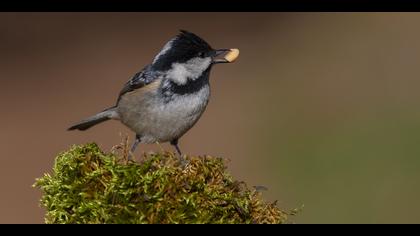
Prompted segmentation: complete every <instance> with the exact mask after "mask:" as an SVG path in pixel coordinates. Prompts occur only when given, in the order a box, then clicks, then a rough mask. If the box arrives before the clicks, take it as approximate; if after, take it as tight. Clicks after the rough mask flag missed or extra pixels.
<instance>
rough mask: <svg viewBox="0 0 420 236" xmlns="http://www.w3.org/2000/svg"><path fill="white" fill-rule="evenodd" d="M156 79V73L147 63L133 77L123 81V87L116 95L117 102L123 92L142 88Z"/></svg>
mask: <svg viewBox="0 0 420 236" xmlns="http://www.w3.org/2000/svg"><path fill="white" fill-rule="evenodd" d="M156 79H158V75H157V74H156V73H153V72H152V71H151V70H150V65H147V66H146V67H144V68H143V70H141V71H140V72H138V73H136V74H135V75H134V76H133V78H131V79H130V80H129V81H127V83H125V85H124V87H123V88H122V89H121V92H120V94H119V96H118V101H117V104H118V102H119V101H120V99H121V96H122V95H124V94H125V93H128V92H131V91H134V90H136V89H139V88H142V87H144V86H146V85H148V84H150V83H151V82H153V81H155V80H156Z"/></svg>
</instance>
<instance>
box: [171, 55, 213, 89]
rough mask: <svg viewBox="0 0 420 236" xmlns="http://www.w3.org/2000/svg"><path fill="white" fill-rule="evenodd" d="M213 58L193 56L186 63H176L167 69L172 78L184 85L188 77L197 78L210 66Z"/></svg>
mask: <svg viewBox="0 0 420 236" xmlns="http://www.w3.org/2000/svg"><path fill="white" fill-rule="evenodd" d="M210 64H211V58H210V57H206V58H193V59H191V60H189V61H187V62H185V63H174V64H173V65H172V68H171V69H170V70H168V71H167V76H168V78H169V79H170V80H172V81H173V82H175V83H176V84H178V85H184V84H186V83H187V81H188V79H191V80H195V79H197V78H198V77H200V76H201V75H202V74H203V72H204V71H205V70H207V68H208V67H209V66H210Z"/></svg>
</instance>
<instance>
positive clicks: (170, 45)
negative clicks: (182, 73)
mask: <svg viewBox="0 0 420 236" xmlns="http://www.w3.org/2000/svg"><path fill="white" fill-rule="evenodd" d="M173 41H174V40H173V39H172V40H170V41H169V42H167V43H166V44H165V46H163V48H162V50H160V52H159V54H157V55H156V56H155V58H154V59H153V62H152V63H155V62H156V61H157V60H159V58H160V57H161V56H162V55H165V53H166V52H168V51H169V49H171V48H172V43H173Z"/></svg>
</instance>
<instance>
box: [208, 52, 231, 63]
mask: <svg viewBox="0 0 420 236" xmlns="http://www.w3.org/2000/svg"><path fill="white" fill-rule="evenodd" d="M228 52H230V49H217V50H214V51H213V56H212V58H213V61H212V64H219V63H229V61H228V60H226V59H225V58H224V56H225V55H226V53H228ZM220 56H223V57H220Z"/></svg>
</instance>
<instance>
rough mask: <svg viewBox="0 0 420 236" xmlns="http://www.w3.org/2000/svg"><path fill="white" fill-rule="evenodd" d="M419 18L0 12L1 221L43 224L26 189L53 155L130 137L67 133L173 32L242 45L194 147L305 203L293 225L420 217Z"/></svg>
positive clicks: (216, 74) (287, 202) (194, 135)
mask: <svg viewBox="0 0 420 236" xmlns="http://www.w3.org/2000/svg"><path fill="white" fill-rule="evenodd" d="M419 24H420V14H417V13H261V14H259V13H0V52H1V55H0V107H1V116H0V150H1V155H0V185H1V186H2V190H1V195H0V223H42V222H43V214H44V211H43V210H42V209H41V208H40V207H39V205H38V201H39V198H40V192H39V191H38V190H37V189H33V188H32V187H31V185H32V184H33V182H34V179H35V178H36V177H40V176H42V175H43V173H45V172H48V171H50V169H51V167H52V164H53V161H54V157H55V155H56V154H57V153H58V152H60V151H63V150H66V149H67V148H69V146H70V145H72V144H79V143H85V142H91V141H95V142H97V143H98V144H99V145H100V146H101V147H102V148H103V149H105V150H109V149H110V148H111V147H112V146H113V145H115V144H118V143H119V142H120V141H121V136H120V134H121V135H125V134H129V135H130V137H132V136H133V134H132V133H131V132H130V131H129V130H128V129H126V128H125V127H124V126H123V125H121V124H119V123H118V122H116V121H109V122H106V123H104V124H102V125H99V126H96V127H94V128H92V129H91V130H88V131H86V132H67V131H66V128H67V127H68V126H69V125H71V124H72V123H73V122H76V121H78V120H80V119H82V118H85V117H86V116H89V115H91V114H94V113H95V112H98V111H101V110H102V109H104V108H106V107H108V106H111V105H113V104H114V103H115V100H116V98H117V94H118V92H119V91H120V89H121V88H122V85H123V84H124V83H125V82H126V81H127V80H128V79H129V78H130V77H131V76H132V75H133V74H134V73H135V72H137V71H138V70H139V69H141V68H142V67H143V66H144V65H145V64H147V63H149V62H150V61H151V60H152V58H153V57H154V55H155V54H156V53H157V52H158V51H159V50H160V48H161V47H162V46H163V44H164V43H165V42H166V41H167V40H168V39H170V38H171V37H172V36H174V35H175V34H176V33H177V30H178V29H187V30H190V31H192V32H195V33H197V34H198V35H200V36H202V37H203V38H205V39H206V40H207V41H208V42H209V43H210V44H211V45H212V46H213V47H215V48H217V47H219V48H226V47H237V48H239V49H240V50H241V55H240V58H239V60H238V61H237V62H236V63H234V64H230V65H219V66H217V67H215V68H214V69H213V71H212V77H211V83H212V99H211V101H210V104H209V106H208V109H207V111H206V112H205V114H204V116H203V117H202V119H201V120H200V121H199V122H198V123H197V125H196V126H195V127H194V128H193V129H192V130H191V131H190V132H189V133H187V135H185V136H184V138H183V139H181V143H180V144H181V147H182V149H183V151H184V152H185V153H190V154H211V155H220V156H223V157H226V158H230V159H231V162H230V163H229V168H230V171H231V172H232V173H233V175H234V176H235V177H236V178H239V179H242V180H245V181H247V182H248V183H249V184H251V185H264V186H267V187H268V188H269V190H268V191H267V192H264V196H265V198H267V199H269V200H275V199H278V200H279V205H280V206H282V207H284V208H289V209H292V208H296V207H300V206H301V205H305V207H304V208H303V211H302V212H301V213H300V214H299V215H298V216H296V217H294V218H293V219H292V220H293V221H295V222H297V223H420V202H419V201H418V199H419V198H420V181H419V180H420V171H419V168H420V155H419V154H420V145H419V141H420V99H419V98H420V93H419V92H418V91H419V88H420V66H419V62H420V43H419V42H420V31H419V29H418V25H419ZM164 147H165V148H171V147H169V146H168V145H164ZM140 150H142V151H145V150H147V151H148V150H158V147H156V145H147V146H145V145H141V146H140Z"/></svg>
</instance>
